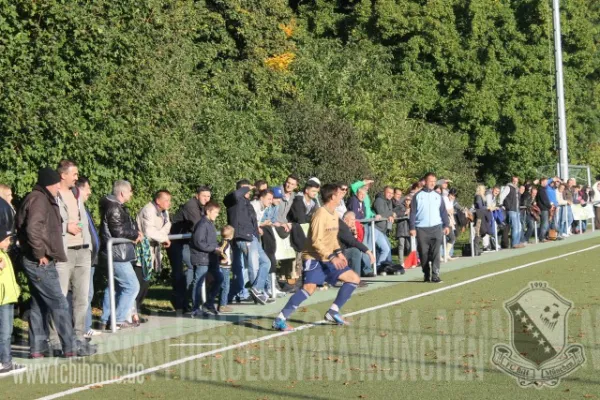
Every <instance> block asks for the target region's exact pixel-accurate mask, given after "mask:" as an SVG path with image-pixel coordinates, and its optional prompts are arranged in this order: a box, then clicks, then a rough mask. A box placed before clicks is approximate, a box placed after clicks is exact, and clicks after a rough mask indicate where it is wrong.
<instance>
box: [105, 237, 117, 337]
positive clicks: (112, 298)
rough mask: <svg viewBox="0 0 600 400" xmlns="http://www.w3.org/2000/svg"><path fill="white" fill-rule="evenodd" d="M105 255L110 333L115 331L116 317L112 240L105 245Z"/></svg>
mask: <svg viewBox="0 0 600 400" xmlns="http://www.w3.org/2000/svg"><path fill="white" fill-rule="evenodd" d="M106 255H107V258H108V297H109V301H110V331H111V332H112V333H115V332H116V331H117V316H116V315H115V314H116V312H117V311H116V308H117V307H116V305H115V266H114V263H113V239H108V242H107V243H106Z"/></svg>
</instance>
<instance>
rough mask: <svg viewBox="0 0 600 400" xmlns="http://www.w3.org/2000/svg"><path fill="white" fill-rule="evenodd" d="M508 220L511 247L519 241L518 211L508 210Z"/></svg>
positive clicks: (519, 220) (519, 221)
mask: <svg viewBox="0 0 600 400" xmlns="http://www.w3.org/2000/svg"><path fill="white" fill-rule="evenodd" d="M508 220H509V221H510V233H511V239H512V247H515V246H516V245H518V244H519V243H520V242H521V217H520V215H519V212H518V211H509V212H508Z"/></svg>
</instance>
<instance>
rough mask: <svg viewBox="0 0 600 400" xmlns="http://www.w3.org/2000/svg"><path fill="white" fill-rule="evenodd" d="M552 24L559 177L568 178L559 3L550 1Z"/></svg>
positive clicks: (556, 0) (557, 0)
mask: <svg viewBox="0 0 600 400" xmlns="http://www.w3.org/2000/svg"><path fill="white" fill-rule="evenodd" d="M552 14H553V17H554V18H553V22H554V61H555V62H556V97H557V102H558V137H559V141H558V143H559V144H558V146H559V150H560V157H559V160H560V177H561V179H563V180H565V179H568V178H569V159H568V154H567V117H566V113H565V89H564V86H563V79H564V78H563V62H562V41H561V37H560V2H559V0H552Z"/></svg>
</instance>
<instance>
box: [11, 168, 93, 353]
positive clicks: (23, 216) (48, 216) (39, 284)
mask: <svg viewBox="0 0 600 400" xmlns="http://www.w3.org/2000/svg"><path fill="white" fill-rule="evenodd" d="M59 188H60V176H59V175H58V173H57V172H56V171H55V170H53V169H51V168H42V169H40V170H39V172H38V181H37V184H36V185H35V186H34V187H33V190H32V191H31V193H29V194H28V195H27V196H26V197H25V199H24V200H23V203H22V204H21V207H20V208H19V212H18V214H17V231H18V237H19V242H20V244H21V251H22V264H23V268H24V270H25V273H26V274H27V277H28V278H29V287H30V291H31V311H30V315H29V347H30V357H31V358H42V357H44V356H45V355H46V354H48V342H47V340H48V334H47V329H46V324H45V321H46V320H47V317H48V315H49V316H51V317H52V319H53V321H54V325H55V327H56V330H57V332H58V336H59V338H60V342H61V345H62V350H63V355H64V357H75V356H87V355H92V354H94V353H96V348H95V346H92V345H89V344H88V343H87V342H85V341H84V342H79V341H77V340H76V339H75V334H74V331H73V319H72V318H71V313H70V312H69V305H68V303H67V299H66V298H65V296H64V295H63V293H62V290H61V288H60V282H59V280H58V273H57V271H56V263H57V262H61V261H63V262H64V261H66V260H67V257H66V255H65V250H64V246H63V242H62V219H61V217H60V211H59V207H58V203H57V200H56V197H57V196H58V190H59ZM50 355H52V354H50Z"/></svg>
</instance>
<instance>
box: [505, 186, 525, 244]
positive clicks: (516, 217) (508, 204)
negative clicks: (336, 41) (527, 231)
mask: <svg viewBox="0 0 600 400" xmlns="http://www.w3.org/2000/svg"><path fill="white" fill-rule="evenodd" d="M508 189H509V192H508V195H506V197H505V198H504V203H503V204H502V205H503V206H504V209H505V210H506V213H507V215H508V220H509V222H510V232H511V237H512V243H511V244H512V247H513V249H518V248H521V247H525V244H523V243H521V229H522V228H521V217H520V212H519V177H518V176H513V177H512V181H511V182H510V183H509V184H508Z"/></svg>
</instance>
